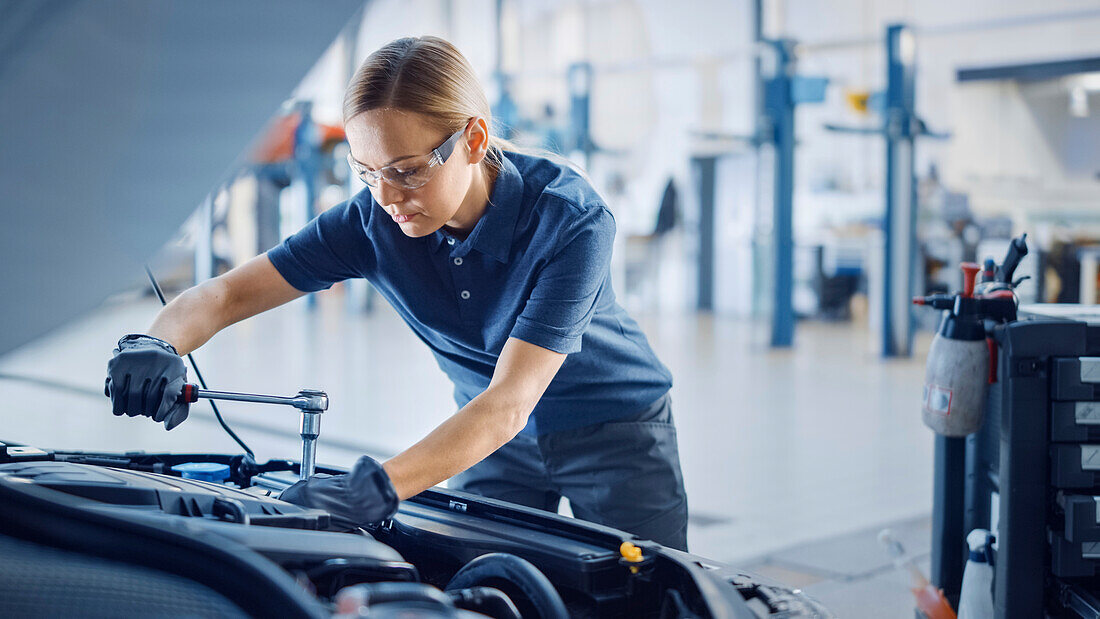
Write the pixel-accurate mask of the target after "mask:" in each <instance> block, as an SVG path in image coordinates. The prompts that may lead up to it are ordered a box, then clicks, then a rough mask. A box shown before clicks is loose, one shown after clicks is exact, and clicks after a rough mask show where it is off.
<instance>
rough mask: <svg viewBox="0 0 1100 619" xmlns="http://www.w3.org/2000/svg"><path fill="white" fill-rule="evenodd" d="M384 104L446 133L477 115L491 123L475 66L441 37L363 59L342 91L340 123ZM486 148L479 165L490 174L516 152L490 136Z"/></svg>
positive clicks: (391, 46) (401, 42)
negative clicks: (419, 117)
mask: <svg viewBox="0 0 1100 619" xmlns="http://www.w3.org/2000/svg"><path fill="white" fill-rule="evenodd" d="M382 108H393V109H398V110H403V111H406V112H415V113H417V114H420V115H422V116H424V117H425V118H427V119H428V122H430V123H432V125H433V126H435V127H436V128H438V129H439V130H440V131H441V132H443V133H444V134H447V135H449V134H451V133H454V132H455V131H458V130H459V129H461V128H463V127H464V126H465V125H466V123H468V122H469V121H470V119H471V118H473V117H475V116H479V117H481V118H484V119H485V124H486V125H487V126H489V127H492V124H493V113H492V110H491V109H490V107H489V100H488V98H486V96H485V91H484V90H483V89H482V87H481V83H480V82H479V81H478V79H477V75H476V74H475V73H474V69H473V67H471V66H470V63H469V61H467V60H466V58H465V57H464V56H463V55H462V53H461V52H459V51H458V49H456V48H455V46H453V45H451V44H450V43H448V42H447V41H445V40H443V39H441V38H439V37H432V36H424V37H406V38H403V39H397V40H396V41H391V42H389V43H387V44H386V45H383V46H382V47H381V48H380V49H378V50H377V51H375V52H374V53H372V54H371V55H370V56H368V57H367V59H366V60H364V61H363V64H362V65H360V66H359V69H358V70H356V72H355V76H354V77H352V79H351V82H350V83H349V84H348V89H347V91H346V92H345V93H344V123H345V124H347V122H348V121H349V120H351V119H352V118H355V117H356V116H358V115H359V114H362V113H363V112H366V111H369V110H375V109H382ZM489 147H490V148H489V149H488V152H487V154H486V156H485V159H484V161H483V163H484V165H486V166H487V167H488V168H490V169H491V170H492V171H493V172H496V171H497V170H499V169H500V166H501V163H502V162H501V159H500V157H501V151H503V150H510V151H515V150H518V149H516V147H515V146H514V145H513V144H511V143H510V142H508V141H507V140H505V139H503V138H500V137H496V136H493V135H490V136H489Z"/></svg>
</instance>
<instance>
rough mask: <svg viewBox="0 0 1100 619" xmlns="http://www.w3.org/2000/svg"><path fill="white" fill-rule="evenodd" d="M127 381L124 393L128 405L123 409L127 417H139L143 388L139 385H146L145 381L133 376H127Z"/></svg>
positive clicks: (124, 405)
mask: <svg viewBox="0 0 1100 619" xmlns="http://www.w3.org/2000/svg"><path fill="white" fill-rule="evenodd" d="M126 379H127V381H126V391H125V392H124V393H125V397H126V403H125V404H123V405H122V407H123V410H124V411H126V415H127V416H129V417H137V416H139V415H141V388H140V387H139V386H138V383H144V381H142V380H141V379H140V378H139V377H137V376H133V375H132V374H127V375H126Z"/></svg>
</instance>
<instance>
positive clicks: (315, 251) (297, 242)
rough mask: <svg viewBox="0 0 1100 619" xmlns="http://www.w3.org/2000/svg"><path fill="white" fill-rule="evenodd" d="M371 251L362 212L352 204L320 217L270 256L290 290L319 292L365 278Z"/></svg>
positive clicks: (322, 214)
mask: <svg viewBox="0 0 1100 619" xmlns="http://www.w3.org/2000/svg"><path fill="white" fill-rule="evenodd" d="M370 251H371V244H370V240H369V239H368V238H367V234H366V228H365V225H364V221H363V214H362V210H361V209H360V208H359V207H358V206H357V203H356V202H355V201H354V200H353V201H349V202H345V203H343V204H340V205H338V206H334V207H332V208H331V209H329V210H327V211H325V212H324V213H321V214H320V215H318V216H317V217H315V218H314V219H313V221H311V222H309V223H308V224H306V225H305V227H304V228H302V229H301V230H299V231H298V232H295V233H294V234H293V235H291V236H289V237H288V238H287V239H286V240H285V241H283V242H282V243H280V244H279V245H276V246H275V247H273V248H271V249H270V250H268V252H267V257H268V259H270V260H271V263H272V264H273V265H275V269H276V270H277V271H279V274H281V275H282V276H283V278H284V279H286V281H287V282H288V283H290V285H291V286H294V287H295V288H297V289H298V290H301V291H302V292H316V291H318V290H324V289H326V288H329V287H331V286H332V285H333V284H335V283H336V282H339V281H343V280H345V279H351V278H353V277H365V276H366V274H365V270H366V265H367V264H368V263H369V254H370Z"/></svg>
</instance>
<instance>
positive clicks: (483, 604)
mask: <svg viewBox="0 0 1100 619" xmlns="http://www.w3.org/2000/svg"><path fill="white" fill-rule="evenodd" d="M447 595H449V596H451V600H452V601H453V602H454V603H455V606H457V607H459V608H461V609H462V610H469V611H473V612H475V613H481V614H483V615H487V616H489V617H492V618H493V619H523V617H522V616H521V615H520V614H519V609H518V608H516V605H515V604H514V603H513V602H512V599H511V598H509V597H508V596H507V595H505V594H504V592H503V591H501V590H500V589H494V588H492V587H471V588H469V589H457V590H454V591H447Z"/></svg>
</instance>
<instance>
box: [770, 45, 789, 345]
mask: <svg viewBox="0 0 1100 619" xmlns="http://www.w3.org/2000/svg"><path fill="white" fill-rule="evenodd" d="M770 43H771V45H772V48H773V49H774V52H775V64H774V69H775V71H774V73H773V74H772V75H771V76H770V77H768V78H767V79H766V80H765V81H764V110H765V112H766V116H767V119H768V121H769V124H770V127H769V129H770V130H769V131H768V133H769V134H770V135H769V136H768V137H769V138H770V141H771V143H772V146H773V148H774V153H775V185H774V192H773V195H774V200H773V204H772V208H773V215H772V249H773V251H774V254H773V256H774V259H775V271H774V278H775V282H774V289H773V293H774V300H773V303H772V325H771V345H772V346H773V347H787V346H791V345H792V344H793V343H794V305H793V302H792V295H793V289H794V217H793V213H794V107H795V101H794V99H793V96H792V89H791V86H792V76H793V74H794V63H793V58H792V54H791V51H792V49H793V47H794V44H793V42H792V41H789V40H776V41H770Z"/></svg>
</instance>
